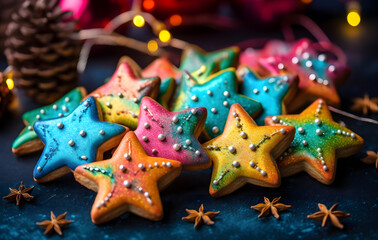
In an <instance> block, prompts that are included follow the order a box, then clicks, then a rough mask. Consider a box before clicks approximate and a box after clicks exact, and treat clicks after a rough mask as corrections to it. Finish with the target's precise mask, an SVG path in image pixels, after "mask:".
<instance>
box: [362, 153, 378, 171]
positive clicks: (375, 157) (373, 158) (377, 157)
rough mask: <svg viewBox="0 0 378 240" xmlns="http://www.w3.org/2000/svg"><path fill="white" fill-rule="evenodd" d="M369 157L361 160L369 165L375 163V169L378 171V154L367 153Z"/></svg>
mask: <svg viewBox="0 0 378 240" xmlns="http://www.w3.org/2000/svg"><path fill="white" fill-rule="evenodd" d="M366 154H367V157H365V158H363V159H361V161H362V162H364V163H367V164H373V163H375V168H377V169H378V152H376V153H375V152H373V151H366Z"/></svg>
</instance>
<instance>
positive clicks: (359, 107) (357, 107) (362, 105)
mask: <svg viewBox="0 0 378 240" xmlns="http://www.w3.org/2000/svg"><path fill="white" fill-rule="evenodd" d="M353 102H354V104H353V106H352V110H353V111H362V113H363V114H364V115H367V114H368V113H369V111H371V112H372V113H376V112H378V98H369V95H368V94H365V95H364V98H355V99H353Z"/></svg>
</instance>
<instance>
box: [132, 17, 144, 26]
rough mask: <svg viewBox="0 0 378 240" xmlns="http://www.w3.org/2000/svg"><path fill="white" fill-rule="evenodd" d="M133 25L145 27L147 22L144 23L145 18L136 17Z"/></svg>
mask: <svg viewBox="0 0 378 240" xmlns="http://www.w3.org/2000/svg"><path fill="white" fill-rule="evenodd" d="M133 23H134V25H135V26H137V27H143V26H144V23H145V21H144V18H143V17H142V16H141V15H135V17H134V18H133Z"/></svg>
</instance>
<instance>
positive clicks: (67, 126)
mask: <svg viewBox="0 0 378 240" xmlns="http://www.w3.org/2000/svg"><path fill="white" fill-rule="evenodd" d="M98 109H99V108H98V107H97V104H96V102H95V100H94V98H93V97H89V98H87V99H86V100H84V101H83V102H82V103H81V104H80V105H79V106H78V107H77V108H76V109H75V110H74V111H73V112H72V113H71V114H70V115H68V116H66V117H62V118H58V119H51V120H46V121H37V122H36V123H34V130H35V132H36V133H37V135H38V137H40V138H41V140H42V141H43V143H44V144H45V147H44V149H43V152H42V155H41V157H40V159H39V160H38V162H37V165H36V166H35V168H34V172H33V176H34V180H35V181H36V182H38V183H40V182H48V181H51V180H54V179H56V178H59V177H60V176H62V175H65V174H66V173H68V172H70V171H71V170H74V169H75V168H76V167H77V166H79V165H82V164H86V163H90V162H94V161H99V160H102V159H103V153H104V151H106V150H109V149H111V148H114V147H116V146H117V145H118V144H119V142H120V141H121V139H122V137H123V135H125V133H126V128H125V127H123V126H121V125H118V124H114V123H108V122H103V121H100V119H99V112H98Z"/></svg>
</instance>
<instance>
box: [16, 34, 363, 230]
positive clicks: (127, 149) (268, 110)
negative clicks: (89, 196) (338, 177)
mask: <svg viewBox="0 0 378 240" xmlns="http://www.w3.org/2000/svg"><path fill="white" fill-rule="evenodd" d="M282 44H283V43H269V44H267V46H266V47H265V48H264V49H263V50H260V51H255V50H250V49H249V50H247V51H246V52H243V53H242V54H241V57H240V61H239V50H238V48H236V47H231V48H227V49H222V50H219V51H215V52H210V53H207V52H204V51H203V50H201V49H197V48H190V49H187V50H186V51H185V52H184V54H183V58H182V62H181V65H180V67H179V68H176V67H175V66H174V65H173V64H171V63H170V62H169V60H168V59H166V58H160V59H157V60H155V61H154V62H152V63H151V65H149V66H148V67H147V68H145V69H144V70H142V69H141V68H140V67H139V66H138V65H137V64H136V63H135V62H134V61H133V60H132V59H130V58H128V57H123V58H121V60H120V61H119V64H118V66H117V69H116V71H115V73H114V74H113V76H112V77H111V78H110V80H109V81H108V82H107V83H105V84H104V85H103V86H100V87H99V88H98V89H96V90H95V91H93V92H92V93H90V94H88V95H87V94H86V92H85V90H84V89H83V88H77V89H74V90H72V91H71V92H69V93H68V94H67V95H66V96H64V97H63V98H61V99H59V100H58V101H57V102H55V103H53V104H51V105H48V106H45V107H42V108H38V109H35V110H33V111H30V112H27V113H25V114H24V115H23V119H24V121H25V125H26V126H25V129H24V130H23V131H22V132H21V133H20V135H19V136H18V137H17V139H16V140H15V142H14V144H13V152H14V153H15V154H17V155H22V154H27V153H31V152H35V151H38V150H40V149H42V148H43V152H42V154H41V157H40V159H39V161H38V162H37V164H36V167H35V169H34V173H33V175H34V179H35V181H36V182H38V183H43V182H48V181H53V180H54V179H57V178H59V177H60V176H62V175H64V174H66V173H69V172H74V176H75V179H76V180H77V181H78V182H79V183H81V184H82V185H84V186H86V187H87V188H89V189H91V190H93V191H97V192H98V194H97V197H96V199H95V202H94V205H93V207H92V211H91V216H92V221H93V222H94V223H96V224H100V223H104V222H107V221H109V220H111V219H114V218H116V217H118V216H120V215H122V214H123V213H125V212H128V211H130V212H133V213H135V214H137V215H139V216H142V217H145V218H148V219H151V220H161V219H162V216H163V208H162V204H161V200H160V196H159V190H161V189H163V188H164V187H166V186H167V185H168V184H169V183H171V182H172V181H173V180H174V179H175V178H176V177H177V176H179V174H180V172H181V170H186V171H197V170H202V169H206V168H209V167H211V166H212V168H213V170H212V176H211V180H210V187H209V192H210V194H211V195H212V196H214V197H219V196H224V195H227V194H230V193H231V192H233V191H235V190H236V189H238V188H240V187H241V186H242V185H244V184H245V183H251V184H255V185H259V186H263V187H278V186H279V185H280V183H281V176H283V177H285V176H290V175H293V174H295V173H297V172H300V171H306V172H308V173H309V174H310V175H311V176H313V177H314V178H315V179H317V180H318V181H320V182H322V183H325V184H331V183H332V182H333V180H334V177H335V172H336V160H337V159H338V158H340V157H346V156H350V155H352V154H354V153H356V152H358V151H359V150H360V149H361V147H362V145H363V139H362V138H361V137H360V136H358V135H357V134H356V133H354V132H352V131H351V130H349V129H347V128H345V127H343V126H341V125H340V124H338V123H336V122H334V121H333V119H332V116H331V114H330V111H329V109H328V106H327V104H331V105H338V104H339V103H340V99H339V97H338V96H337V92H336V87H337V86H338V85H339V84H340V83H341V82H343V81H344V80H345V77H346V75H347V72H348V68H347V67H346V66H344V65H342V64H341V63H339V62H338V61H335V60H331V59H327V56H326V55H324V54H319V53H318V52H317V51H316V50H315V49H313V48H311V46H312V44H311V42H310V41H309V40H306V39H303V40H300V41H298V42H297V43H295V44H292V45H285V46H284V47H282ZM282 49H284V50H282ZM239 63H240V65H239ZM236 67H237V70H236ZM308 102H312V104H311V105H310V106H308V107H307V108H306V109H305V110H304V111H303V112H302V113H299V114H296V115H288V114H289V113H296V111H297V110H298V109H300V108H303V106H304V105H306V104H307V103H308ZM111 149H115V151H114V153H113V155H112V157H111V159H108V160H104V157H103V153H104V151H107V150H111Z"/></svg>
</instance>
